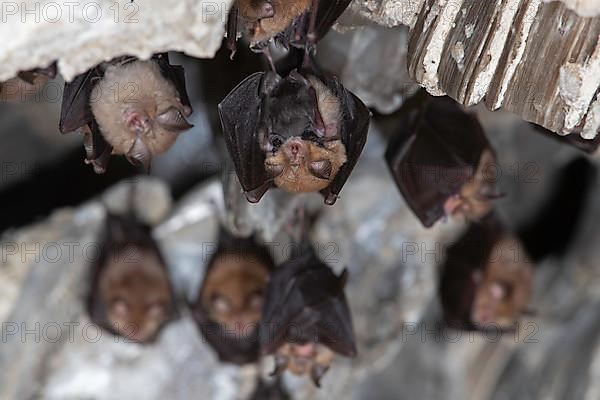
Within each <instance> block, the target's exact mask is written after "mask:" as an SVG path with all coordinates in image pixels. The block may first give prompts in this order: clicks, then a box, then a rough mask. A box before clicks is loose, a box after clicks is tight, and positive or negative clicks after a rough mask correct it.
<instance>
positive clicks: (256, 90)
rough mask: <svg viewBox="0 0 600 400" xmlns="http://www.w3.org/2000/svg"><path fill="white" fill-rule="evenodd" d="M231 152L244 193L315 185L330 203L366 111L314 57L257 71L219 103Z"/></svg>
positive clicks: (256, 196)
mask: <svg viewBox="0 0 600 400" xmlns="http://www.w3.org/2000/svg"><path fill="white" fill-rule="evenodd" d="M218 108H219V116H220V118H221V125H222V127H223V133H224V138H225V142H226V144H227V149H228V151H229V155H230V156H231V159H232V160H233V164H234V168H235V171H236V174H237V176H238V179H239V181H240V184H241V186H242V188H243V190H244V193H245V195H246V198H247V200H248V201H249V202H251V203H256V202H258V201H259V200H260V199H261V197H262V196H263V195H264V194H265V192H266V191H267V190H268V189H269V188H271V187H279V188H281V189H283V190H285V191H288V192H292V193H299V192H316V191H319V192H320V193H321V194H322V195H323V197H324V199H325V203H327V204H330V205H331V204H334V203H335V201H336V200H337V198H338V195H339V192H340V191H341V189H342V187H343V186H344V184H345V182H346V180H347V179H348V177H349V176H350V173H351V172H352V170H353V168H354V166H355V165H356V162H357V161H358V157H359V156H360V153H361V152H362V149H363V147H364V145H365V142H366V140H367V133H368V130H369V122H370V118H371V113H370V111H369V109H368V108H367V107H366V106H365V105H364V103H363V102H362V101H361V100H360V99H359V98H358V97H356V96H355V95H354V94H352V93H351V92H349V91H348V90H346V89H345V88H344V87H343V86H342V85H341V84H340V83H339V82H338V81H337V79H336V78H335V77H332V76H329V75H327V74H325V73H323V72H321V71H320V69H319V68H318V66H317V65H316V64H315V63H314V62H310V63H308V64H306V65H303V66H302V67H301V68H300V69H294V70H292V71H291V72H290V73H289V74H288V75H286V76H281V75H279V74H278V73H276V72H274V71H269V72H258V73H255V74H253V75H251V76H249V77H248V78H246V79H245V80H244V81H242V82H241V83H240V84H239V85H238V86H237V87H236V88H235V89H233V90H232V91H231V93H229V94H228V95H227V97H226V98H225V99H224V100H223V101H222V102H221V103H220V104H219V107H218Z"/></svg>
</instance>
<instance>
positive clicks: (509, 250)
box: [471, 238, 533, 329]
mask: <svg viewBox="0 0 600 400" xmlns="http://www.w3.org/2000/svg"><path fill="white" fill-rule="evenodd" d="M491 254H492V256H491V259H490V260H488V263H487V265H486V266H485V268H484V270H483V272H480V273H478V274H476V275H475V276H474V279H475V284H476V290H475V300H474V302H473V309H472V313H471V320H472V321H473V323H474V324H475V325H476V326H480V327H485V326H486V325H489V324H494V325H496V326H498V327H500V328H503V329H508V328H510V327H512V326H513V325H514V324H515V323H516V322H517V320H518V319H519V317H520V316H521V315H522V314H523V312H524V311H525V310H526V309H527V307H528V305H529V300H530V298H531V290H532V285H533V271H532V264H531V262H530V261H529V260H528V259H527V258H526V257H525V256H524V255H523V252H522V249H521V248H520V245H519V244H518V242H516V241H515V240H514V239H512V238H504V239H502V240H500V241H499V242H498V243H497V244H496V245H495V246H494V248H493V250H492V253H491Z"/></svg>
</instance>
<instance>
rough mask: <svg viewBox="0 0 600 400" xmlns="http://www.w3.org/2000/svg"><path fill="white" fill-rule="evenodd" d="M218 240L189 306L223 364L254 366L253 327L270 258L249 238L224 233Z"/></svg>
mask: <svg viewBox="0 0 600 400" xmlns="http://www.w3.org/2000/svg"><path fill="white" fill-rule="evenodd" d="M219 236H220V237H219V244H218V248H217V250H216V252H215V253H214V255H213V256H212V257H211V259H210V260H209V263H208V265H207V267H206V274H205V276H204V280H203V282H202V285H201V288H200V293H199V295H198V299H197V301H196V303H195V304H194V305H192V310H193V315H194V318H195V320H196V322H197V323H198V326H199V328H200V331H201V332H202V334H203V336H204V338H205V340H206V341H207V342H208V343H209V344H210V345H211V346H212V347H213V348H214V349H215V351H216V352H217V354H218V356H219V358H220V359H221V360H222V361H227V362H232V363H236V364H245V363H249V362H254V361H256V360H257V359H258V356H259V344H258V325H259V323H260V320H261V318H262V308H263V300H264V292H265V289H266V286H267V280H268V277H269V274H270V273H271V271H272V269H273V268H274V265H273V260H272V258H271V256H270V254H269V252H268V251H267V249H266V248H265V247H263V246H261V245H259V244H258V243H257V242H256V240H255V239H254V238H237V237H234V236H232V235H231V234H229V233H228V232H226V231H225V230H221V233H220V235H219Z"/></svg>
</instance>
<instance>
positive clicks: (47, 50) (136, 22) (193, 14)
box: [0, 0, 232, 81]
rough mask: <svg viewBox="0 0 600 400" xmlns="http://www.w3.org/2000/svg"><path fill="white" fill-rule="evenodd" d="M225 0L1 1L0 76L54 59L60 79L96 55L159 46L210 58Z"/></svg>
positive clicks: (146, 52) (142, 54)
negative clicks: (1, 39) (56, 61)
mask: <svg viewBox="0 0 600 400" xmlns="http://www.w3.org/2000/svg"><path fill="white" fill-rule="evenodd" d="M231 3H232V2H231V0H222V1H210V0H200V1H196V0H183V1H182V0H166V1H165V0H144V1H131V2H130V1H125V0H120V1H116V2H108V1H101V2H98V1H94V0H84V1H82V2H68V1H58V2H56V1H50V0H42V1H35V0H29V1H23V2H14V3H13V2H3V3H2V10H1V13H0V18H2V21H1V23H0V37H2V38H5V39H8V38H10V40H3V41H2V43H0V81H3V80H6V79H9V78H11V77H13V76H15V75H16V73H17V72H18V71H20V70H27V69H31V68H35V67H40V66H46V65H48V64H50V63H52V62H53V61H55V60H58V67H59V70H60V73H61V74H62V76H63V77H64V78H65V79H66V80H71V79H72V78H73V77H74V76H75V75H77V74H79V73H82V72H84V71H86V70H87V69H89V68H91V67H93V66H94V65H96V64H98V63H100V62H101V61H106V60H110V59H111V58H113V57H116V56H119V55H123V54H129V55H133V56H137V57H139V58H142V59H147V58H150V56H151V55H152V54H153V53H158V52H161V51H168V50H173V51H182V52H185V53H186V54H189V55H191V56H195V57H212V56H213V55H214V53H215V52H216V51H217V49H218V48H219V47H220V46H221V41H222V38H223V31H224V27H225V22H226V20H227V12H228V10H229V6H230V5H231Z"/></svg>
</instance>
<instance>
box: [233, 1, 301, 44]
mask: <svg viewBox="0 0 600 400" xmlns="http://www.w3.org/2000/svg"><path fill="white" fill-rule="evenodd" d="M310 3H311V1H310V0H294V1H290V0H238V7H239V13H240V19H241V20H242V22H243V25H244V30H245V32H244V33H245V34H246V35H247V37H248V39H249V40H250V43H252V44H255V43H260V42H265V41H268V40H270V39H271V38H273V37H275V36H276V35H277V34H279V33H281V32H283V31H285V30H286V29H287V28H288V27H289V26H290V25H291V24H292V22H293V21H294V19H295V18H297V17H299V16H300V15H302V14H303V13H305V12H306V11H308V9H309V6H310Z"/></svg>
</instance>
